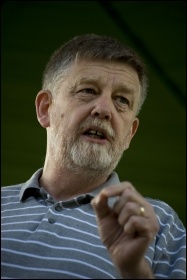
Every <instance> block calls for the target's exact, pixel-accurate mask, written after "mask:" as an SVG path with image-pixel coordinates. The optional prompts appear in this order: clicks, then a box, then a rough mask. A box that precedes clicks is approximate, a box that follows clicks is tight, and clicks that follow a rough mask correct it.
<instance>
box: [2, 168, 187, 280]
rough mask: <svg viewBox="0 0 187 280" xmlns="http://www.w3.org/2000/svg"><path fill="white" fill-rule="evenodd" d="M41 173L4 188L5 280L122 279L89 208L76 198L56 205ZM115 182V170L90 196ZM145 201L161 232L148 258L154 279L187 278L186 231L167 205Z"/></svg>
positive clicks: (89, 206)
mask: <svg viewBox="0 0 187 280" xmlns="http://www.w3.org/2000/svg"><path fill="white" fill-rule="evenodd" d="M41 173H42V169H39V170H38V171H37V172H35V173H34V175H33V176H32V177H31V178H30V180H28V181H27V182H26V183H24V184H19V185H15V186H8V187H3V188H2V195H1V196H2V207H1V208H2V226H1V227H2V236H1V250H2V254H1V261H2V265H1V275H2V277H1V279H8V278H9V279H11V278H12V279H120V275H119V274H118V272H117V271H116V269H115V266H114V265H113V263H112V261H111V259H110V256H109V254H108V251H107V249H106V248H105V246H104V245H103V243H102V242H101V240H100V237H99V234H98V229H97V224H96V217H95V213H94V210H93V209H92V207H91V204H90V203H86V204H84V203H83V204H80V203H77V200H76V199H74V200H71V201H69V202H68V203H67V204H66V205H65V207H64V204H62V203H61V202H57V201H54V199H53V198H51V197H50V196H49V195H48V194H47V193H46V192H45V191H44V190H43V189H42V188H40V187H39V183H38V179H39V177H40V176H41ZM117 183H119V179H118V176H117V174H116V173H115V172H113V173H112V175H111V177H110V178H109V180H108V181H107V182H106V183H105V184H104V185H102V186H101V187H100V188H99V189H97V190H96V191H94V192H92V193H89V195H91V196H95V195H96V194H97V193H98V192H99V191H100V190H101V189H102V188H104V187H107V186H108V185H113V184H117ZM147 200H148V201H149V202H150V203H151V204H152V206H153V207H154V210H155V212H156V215H157V217H158V221H159V224H160V230H159V232H158V234H157V235H156V237H155V239H154V241H153V242H152V244H151V245H150V246H149V248H148V250H147V252H146V255H145V258H146V259H147V261H148V263H149V264H150V266H151V267H152V271H153V273H154V275H155V278H157V279H186V274H185V271H186V239H185V237H186V234H185V233H186V231H185V228H184V226H183V224H182V222H181V221H180V220H179V218H178V216H177V214H176V213H175V211H174V210H173V209H172V208H171V207H170V206H168V205H167V204H166V203H164V202H162V201H159V200H154V199H150V198H147ZM88 202H89V201H88ZM113 202H114V201H113V199H111V201H110V203H111V205H112V203H113ZM124 250H125V248H124Z"/></svg>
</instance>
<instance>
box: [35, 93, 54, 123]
mask: <svg viewBox="0 0 187 280" xmlns="http://www.w3.org/2000/svg"><path fill="white" fill-rule="evenodd" d="M51 103H52V94H51V92H50V91H49V90H41V91H39V93H38V94H37V96H36V100H35V106H36V114H37V119H38V121H39V123H40V124H41V126H43V127H44V128H47V127H48V126H49V125H50V120H49V107H50V105H51Z"/></svg>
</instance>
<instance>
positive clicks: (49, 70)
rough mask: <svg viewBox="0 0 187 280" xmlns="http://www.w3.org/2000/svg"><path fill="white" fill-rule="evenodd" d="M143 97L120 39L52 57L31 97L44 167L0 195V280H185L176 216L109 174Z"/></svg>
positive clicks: (76, 44) (85, 40) (138, 64)
mask: <svg viewBox="0 0 187 280" xmlns="http://www.w3.org/2000/svg"><path fill="white" fill-rule="evenodd" d="M146 90H147V78H146V74H145V68H144V65H143V63H142V61H141V60H140V58H139V57H138V55H137V54H136V53H135V52H134V51H133V50H131V49H130V48H129V47H127V46H125V45H124V44H122V43H121V42H119V41H117V40H116V39H113V38H108V37H106V36H98V35H94V34H88V35H82V36H77V37H75V38H73V39H71V40H70V41H68V42H66V43H65V44H64V45H62V46H61V47H60V48H59V49H58V50H57V51H56V52H55V53H54V54H53V55H52V57H51V59H50V61H49V63H48V64H47V66H46V69H45V71H44V76H43V86H42V90H41V91H40V92H39V93H38V94H37V97H36V112H37V118H38V121H39V123H40V124H41V126H42V127H44V128H46V131H47V150H46V159H45V164H44V167H43V168H41V169H39V170H37V171H36V173H35V174H34V175H33V176H32V177H31V179H29V180H28V181H27V182H26V183H24V184H20V185H16V186H10V187H6V188H3V192H2V277H3V278H25V279H34V278H37V279H40V278H41V279H42V278H43V279H58V278H65V279H74V278H80V279H88V278H94V279H110V278H113V279H115V278H123V279H153V278H161V279H163V278H175V279H179V278H185V228H184V226H183V225H182V223H181V221H180V220H179V218H178V216H177V215H176V213H175V212H174V211H173V209H172V208H171V207H169V206H168V205H167V204H165V203H164V202H161V201H157V200H153V199H146V198H144V197H143V196H142V195H141V194H140V193H139V192H138V191H137V190H136V188H135V186H133V185H132V183H130V182H121V183H120V181H119V179H118V176H117V174H116V173H115V172H114V170H115V167H116V166H117V164H118V162H119V160H120V158H121V156H122V154H123V152H124V151H125V150H126V149H128V147H129V145H130V142H131V140H132V138H133V136H134V135H135V133H136V131H137V129H138V125H139V120H138V118H137V116H138V114H139V112H140V109H141V107H142V104H143V102H144V100H145V97H146Z"/></svg>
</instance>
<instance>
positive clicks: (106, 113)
mask: <svg viewBox="0 0 187 280" xmlns="http://www.w3.org/2000/svg"><path fill="white" fill-rule="evenodd" d="M111 106H112V105H111V101H110V100H109V99H108V98H102V97H101V96H100V97H99V98H98V99H97V100H96V102H95V104H94V107H93V109H92V112H91V115H92V117H97V118H101V119H106V120H111V118H112V111H111V110H112V108H111Z"/></svg>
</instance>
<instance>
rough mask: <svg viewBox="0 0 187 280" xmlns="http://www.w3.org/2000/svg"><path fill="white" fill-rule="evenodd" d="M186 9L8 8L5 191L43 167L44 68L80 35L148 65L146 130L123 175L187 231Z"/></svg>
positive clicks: (171, 4) (100, 5) (71, 4)
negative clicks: (122, 47)
mask: <svg viewBox="0 0 187 280" xmlns="http://www.w3.org/2000/svg"><path fill="white" fill-rule="evenodd" d="M185 22H186V2H185V1H105V2H104V1H4V2H3V4H2V8H1V70H2V73H1V91H2V95H1V101H2V102H1V117H2V122H1V132H2V142H1V151H2V153H1V154H2V158H1V163H2V164H1V166H2V170H1V179H2V181H1V184H2V185H3V186H6V185H10V184H17V183H21V182H25V181H26V180H28V179H29V178H30V176H31V175H32V174H33V173H34V172H35V171H36V170H37V169H38V168H40V167H42V166H43V163H44V159H45V150H46V132H45V129H43V128H42V127H41V126H40V125H39V123H38V121H37V119H36V114H35V105H34V101H35V96H36V94H37V92H38V91H39V90H40V89H41V79H42V72H43V70H44V67H45V65H46V63H47V61H48V59H49V57H50V56H51V54H52V53H53V51H54V50H55V49H57V48H58V47H59V46H60V45H61V44H62V43H64V42H65V41H66V40H69V39H70V38H72V37H73V36H75V35H80V34H85V33H97V34H101V35H108V36H113V37H116V38H118V39H119V40H121V41H123V42H126V43H127V44H129V45H130V46H131V47H133V48H135V50H136V51H137V52H138V53H139V54H140V55H141V56H142V57H143V58H144V61H145V62H146V64H147V70H148V76H149V80H150V86H149V92H148V97H147V100H146V102H145V104H144V107H143V109H142V111H141V113H140V115H139V118H140V127H139V130H138V132H137V134H136V137H135V138H134V139H133V141H132V143H131V147H130V149H129V150H128V151H126V152H125V154H124V156H123V158H122V160H121V162H120V164H119V166H118V167H117V172H118V173H119V176H120V179H121V180H129V181H131V182H132V183H133V184H134V186H136V188H137V189H138V190H139V192H141V193H142V194H143V195H144V196H148V197H152V198H156V199H160V200H164V201H165V202H166V203H168V204H170V205H171V206H172V207H173V209H174V210H175V211H176V212H177V213H178V215H179V218H180V219H181V220H182V221H183V223H184V224H185V225H186V171H185V170H186V157H185V154H186V149H185V143H186V129H185V126H186V124H185V116H186V111H185V93H186V88H185V86H186V83H185V77H186V72H185V71H186V68H185V66H186V51H185V50H186V35H185V34H186V24H185Z"/></svg>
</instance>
